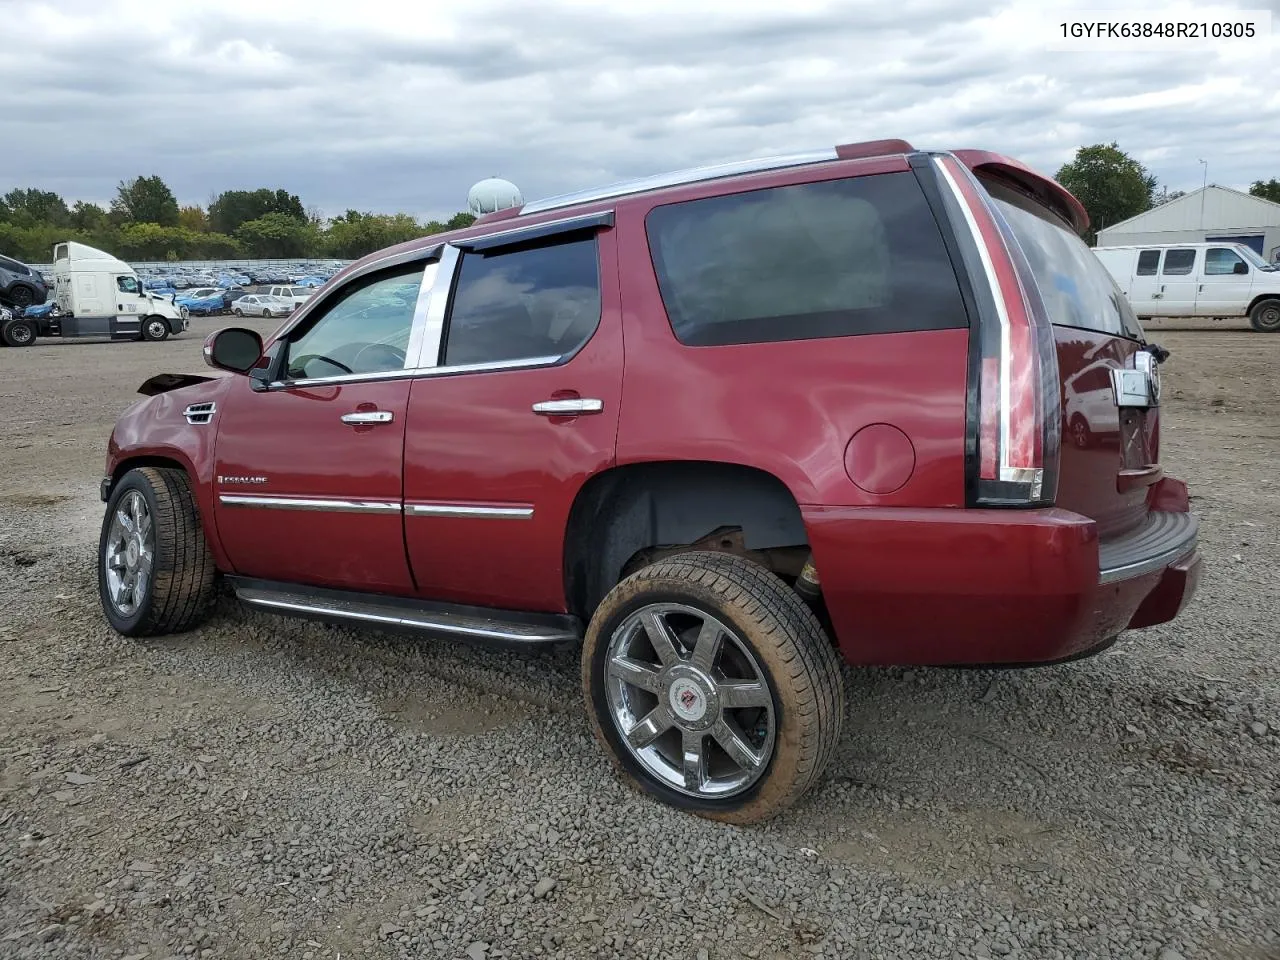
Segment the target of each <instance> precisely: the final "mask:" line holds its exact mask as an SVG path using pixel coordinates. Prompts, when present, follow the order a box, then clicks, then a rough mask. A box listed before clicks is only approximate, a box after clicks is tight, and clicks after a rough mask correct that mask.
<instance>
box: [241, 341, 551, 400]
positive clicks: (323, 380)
mask: <svg viewBox="0 0 1280 960" xmlns="http://www.w3.org/2000/svg"><path fill="white" fill-rule="evenodd" d="M424 349H425V344H424ZM563 360H564V357H563V356H554V357H528V358H526V359H523V360H490V361H486V362H484V363H459V364H456V365H454V366H447V365H446V366H435V367H406V368H405V369H403V370H385V371H382V372H379V373H351V374H342V375H340V376H336V377H308V378H307V379H305V380H276V381H275V382H273V383H271V384H268V386H267V389H268V390H294V389H303V388H306V387H329V386H332V387H337V386H342V385H343V384H347V383H367V382H370V381H375V380H377V381H382V380H416V379H418V378H419V377H451V376H455V375H461V374H464V373H493V372H498V371H501V370H527V369H529V368H530V367H553V366H555V365H556V364H557V363H560V362H561V361H563Z"/></svg>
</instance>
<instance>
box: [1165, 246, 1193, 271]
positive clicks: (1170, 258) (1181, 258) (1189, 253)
mask: <svg viewBox="0 0 1280 960" xmlns="http://www.w3.org/2000/svg"><path fill="white" fill-rule="evenodd" d="M1195 265H1196V252H1195V250H1168V251H1165V255H1164V269H1163V270H1161V271H1160V272H1161V273H1162V274H1164V275H1165V276H1166V277H1169V276H1173V277H1182V276H1186V275H1187V274H1188V273H1190V272H1191V268H1192V267H1194V266H1195Z"/></svg>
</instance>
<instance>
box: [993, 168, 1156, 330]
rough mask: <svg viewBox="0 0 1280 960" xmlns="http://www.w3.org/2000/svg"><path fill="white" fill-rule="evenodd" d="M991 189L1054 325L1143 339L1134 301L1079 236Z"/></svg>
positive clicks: (1006, 192)
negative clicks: (1131, 303) (1024, 257)
mask: <svg viewBox="0 0 1280 960" xmlns="http://www.w3.org/2000/svg"><path fill="white" fill-rule="evenodd" d="M986 187H987V191H988V192H989V193H990V194H991V196H992V198H993V199H994V200H995V201H996V206H997V207H998V208H999V210H1000V213H1002V214H1003V215H1004V218H1005V220H1006V221H1008V223H1009V227H1010V228H1011V229H1012V230H1013V234H1014V236H1015V237H1016V238H1017V240H1018V245H1019V246H1020V247H1021V248H1022V252H1023V253H1024V254H1025V255H1026V258H1027V262H1028V264H1029V265H1030V266H1031V272H1032V273H1033V274H1034V275H1035V279H1036V286H1037V287H1038V288H1039V290H1040V297H1041V299H1042V300H1044V305H1045V309H1047V310H1048V312H1049V319H1050V320H1051V321H1052V322H1053V323H1055V324H1057V325H1058V326H1062V327H1079V328H1081V329H1084V330H1094V331H1096V332H1098V333H1107V334H1111V335H1112V336H1117V337H1129V338H1131V339H1134V340H1141V339H1142V326H1141V324H1139V323H1138V318H1137V316H1136V315H1135V314H1134V312H1133V308H1132V307H1131V306H1130V305H1129V301H1128V299H1127V298H1126V297H1125V295H1124V293H1123V292H1122V291H1121V290H1120V288H1119V287H1118V286H1116V282H1115V280H1114V279H1113V278H1112V276H1111V274H1110V273H1109V272H1108V271H1107V268H1106V267H1104V266H1103V265H1102V261H1100V260H1099V259H1098V258H1097V256H1096V255H1095V254H1094V252H1093V251H1092V250H1090V249H1089V248H1088V247H1087V246H1085V242H1084V241H1083V240H1081V239H1080V237H1079V236H1078V235H1077V234H1076V233H1074V232H1073V231H1072V230H1070V229H1068V228H1067V226H1066V225H1065V224H1064V223H1062V221H1060V220H1057V219H1056V218H1055V217H1054V216H1053V214H1051V213H1049V211H1048V210H1046V209H1045V208H1043V207H1042V206H1040V204H1038V203H1036V202H1035V201H1034V200H1030V199H1028V198H1026V197H1024V196H1022V195H1021V194H1019V193H1016V192H1015V191H1013V190H1010V189H1008V188H1005V187H1002V186H1000V185H998V184H991V183H988V184H986Z"/></svg>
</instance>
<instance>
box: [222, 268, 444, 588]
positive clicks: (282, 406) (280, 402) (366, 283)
mask: <svg viewBox="0 0 1280 960" xmlns="http://www.w3.org/2000/svg"><path fill="white" fill-rule="evenodd" d="M435 270H436V264H435V263H427V262H425V261H424V260H421V259H419V260H417V261H414V262H410V263H407V264H401V265H398V266H393V267H389V268H387V269H384V270H381V271H375V272H372V273H366V274H363V275H358V276H356V277H354V278H352V279H350V280H348V281H347V282H346V283H344V284H343V285H342V286H340V287H338V288H335V289H334V290H333V291H332V292H331V293H329V294H328V295H326V296H325V298H324V300H323V302H317V303H316V304H315V306H314V307H313V308H312V309H311V310H309V311H308V312H307V313H306V315H305V316H304V317H302V318H300V322H299V323H297V324H296V325H295V326H293V327H292V328H286V330H285V332H284V334H283V335H282V336H281V338H280V340H279V341H277V343H276V344H273V345H272V347H271V349H270V351H269V353H270V354H271V355H272V356H273V357H274V360H273V370H272V375H271V378H270V379H271V381H272V382H271V383H270V386H269V388H268V389H266V390H254V389H253V382H252V381H251V380H250V378H248V377H237V378H235V382H234V383H232V384H231V385H230V388H229V389H228V391H227V393H226V394H225V395H224V398H225V399H224V400H223V401H222V405H223V409H220V410H219V411H218V412H217V419H218V422H219V426H218V437H217V443H216V446H215V458H216V463H217V467H216V469H215V471H214V485H215V489H214V494H215V507H214V509H215V517H216V521H217V525H218V534H219V537H220V538H221V540H222V544H223V547H224V548H225V550H226V552H227V555H228V559H229V560H230V561H231V563H232V565H233V566H234V568H235V572H236V573H238V574H241V575H243V576H250V577H260V578H262V579H267V580H281V581H286V582H290V583H300V584H310V585H313V586H328V587H337V588H343V589H348V590H362V591H369V592H378V593H391V594H412V593H413V580H412V577H411V576H410V573H409V567H408V562H407V560H406V558H405V549H404V526H403V517H402V504H403V492H402V473H403V463H404V435H405V420H406V412H407V409H408V401H409V385H410V380H409V379H408V371H407V366H408V361H407V360H406V355H407V354H408V353H409V352H410V351H409V343H410V341H411V338H412V336H413V332H414V329H415V327H416V326H420V324H421V323H422V322H423V320H424V317H423V314H424V310H423V309H420V301H419V293H420V291H422V292H425V291H429V290H430V286H431V281H432V279H433V278H434V274H435ZM424 276H425V278H426V283H425V284H424V283H423V280H424ZM423 303H425V297H424V298H423ZM415 361H416V358H415Z"/></svg>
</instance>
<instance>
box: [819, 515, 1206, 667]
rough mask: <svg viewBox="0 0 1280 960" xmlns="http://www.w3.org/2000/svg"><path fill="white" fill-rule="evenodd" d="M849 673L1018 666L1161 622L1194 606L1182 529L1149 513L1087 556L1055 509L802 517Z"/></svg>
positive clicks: (1083, 542) (1092, 540)
mask: <svg viewBox="0 0 1280 960" xmlns="http://www.w3.org/2000/svg"><path fill="white" fill-rule="evenodd" d="M802 511H803V513H804V519H805V524H806V526H807V528H808V531H809V543H810V546H811V547H812V549H813V552H814V559H815V561H816V563H817V567H818V573H819V575H820V576H821V578H822V592H823V597H824V599H825V601H826V604H827V610H828V613H829V614H830V617H831V621H832V625H833V626H834V627H835V631H836V638H837V641H838V643H839V646H840V650H841V652H842V653H843V655H844V657H845V659H846V660H847V661H849V662H850V663H854V664H937V665H941V664H951V665H957V664H997V663H1006V664H1009V663H1013V664H1023V663H1026V664H1030V663H1046V662H1052V661H1055V660H1063V659H1068V658H1071V657H1074V656H1078V655H1080V654H1082V653H1084V652H1086V651H1089V650H1090V649H1092V648H1094V647H1098V646H1099V645H1101V644H1104V643H1105V642H1106V641H1108V640H1109V639H1111V638H1112V637H1114V636H1115V635H1116V634H1118V633H1120V632H1121V631H1122V630H1125V629H1128V628H1136V627H1148V626H1152V625H1154V624H1157V623H1165V622H1167V621H1169V620H1172V619H1173V618H1174V617H1176V616H1177V615H1178V613H1179V612H1180V611H1181V610H1182V609H1183V607H1185V606H1186V604H1187V603H1188V601H1189V600H1190V599H1191V597H1192V596H1193V595H1194V594H1195V591H1196V588H1197V586H1198V585H1199V582H1200V574H1201V569H1202V562H1201V558H1200V554H1199V553H1198V551H1197V549H1196V522H1195V518H1194V517H1193V516H1191V515H1190V514H1189V513H1187V512H1185V510H1177V509H1174V510H1162V511H1159V512H1152V513H1151V514H1150V517H1149V519H1148V521H1147V523H1146V525H1144V527H1143V528H1142V529H1141V530H1140V531H1138V532H1136V533H1135V534H1131V535H1129V536H1128V537H1125V538H1123V539H1122V540H1120V541H1115V542H1108V543H1106V544H1102V545H1100V544H1099V542H1098V537H1097V529H1096V526H1095V524H1094V522H1093V521H1092V520H1090V519H1089V518H1087V517H1083V516H1080V515H1079V514H1075V513H1072V512H1070V511H1067V510H1060V509H1047V510H957V509H918V510H917V509H879V508H860V507H806V508H802Z"/></svg>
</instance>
